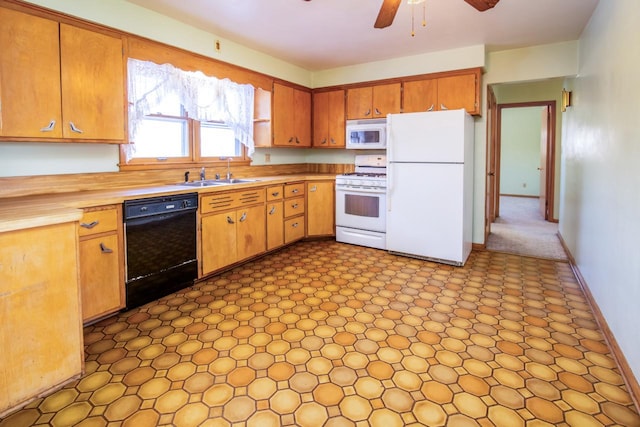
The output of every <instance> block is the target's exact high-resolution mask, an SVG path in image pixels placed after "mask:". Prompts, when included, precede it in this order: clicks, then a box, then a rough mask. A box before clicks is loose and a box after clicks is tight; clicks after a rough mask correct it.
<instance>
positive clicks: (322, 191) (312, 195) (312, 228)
mask: <svg viewBox="0 0 640 427" xmlns="http://www.w3.org/2000/svg"><path fill="white" fill-rule="evenodd" d="M334 234H335V192H334V185H333V181H322V182H308V183H307V236H333V235H334Z"/></svg>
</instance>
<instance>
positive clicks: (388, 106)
mask: <svg viewBox="0 0 640 427" xmlns="http://www.w3.org/2000/svg"><path fill="white" fill-rule="evenodd" d="M400 98H401V84H400V83H390V84H383V85H375V86H367V87H359V88H353V89H348V90H347V119H350V120H351V119H375V118H381V117H386V116H387V114H389V113H399V112H400Z"/></svg>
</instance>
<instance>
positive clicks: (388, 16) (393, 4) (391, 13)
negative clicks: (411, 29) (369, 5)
mask: <svg viewBox="0 0 640 427" xmlns="http://www.w3.org/2000/svg"><path fill="white" fill-rule="evenodd" d="M401 2H402V0H383V2H382V6H381V7H380V12H379V13H378V18H377V19H376V23H375V24H374V25H373V26H374V28H385V27H388V26H389V25H391V24H392V23H393V18H395V16H396V12H398V7H400V3H401Z"/></svg>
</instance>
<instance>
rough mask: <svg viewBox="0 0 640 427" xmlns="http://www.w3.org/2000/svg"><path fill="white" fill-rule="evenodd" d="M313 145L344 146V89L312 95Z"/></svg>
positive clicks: (323, 146) (322, 146) (326, 146)
mask: <svg viewBox="0 0 640 427" xmlns="http://www.w3.org/2000/svg"><path fill="white" fill-rule="evenodd" d="M313 146H314V147H318V148H344V147H345V112H344V90H335V91H331V92H318V93H315V94H314V95H313Z"/></svg>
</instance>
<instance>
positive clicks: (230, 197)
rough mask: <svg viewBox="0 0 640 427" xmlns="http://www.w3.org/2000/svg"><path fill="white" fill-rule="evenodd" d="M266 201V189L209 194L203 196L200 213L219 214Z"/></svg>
mask: <svg viewBox="0 0 640 427" xmlns="http://www.w3.org/2000/svg"><path fill="white" fill-rule="evenodd" d="M264 201H265V190H264V188H258V189H249V190H244V191H233V192H228V193H215V194H209V195H206V196H202V199H201V201H200V213H202V214H207V213H211V212H219V211H224V210H227V209H235V208H237V207H240V206H246V205H251V204H254V203H264Z"/></svg>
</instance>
